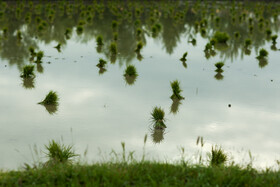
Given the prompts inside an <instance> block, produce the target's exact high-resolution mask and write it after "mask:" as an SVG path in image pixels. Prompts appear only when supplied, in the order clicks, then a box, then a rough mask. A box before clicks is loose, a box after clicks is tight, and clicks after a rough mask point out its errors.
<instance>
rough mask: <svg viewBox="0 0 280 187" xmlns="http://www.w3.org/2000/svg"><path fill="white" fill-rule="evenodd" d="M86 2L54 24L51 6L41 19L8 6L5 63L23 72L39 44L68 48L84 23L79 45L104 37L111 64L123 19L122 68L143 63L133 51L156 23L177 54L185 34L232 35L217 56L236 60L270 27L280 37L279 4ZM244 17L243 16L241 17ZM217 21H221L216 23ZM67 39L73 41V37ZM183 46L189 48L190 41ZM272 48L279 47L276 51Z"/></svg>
mask: <svg viewBox="0 0 280 187" xmlns="http://www.w3.org/2000/svg"><path fill="white" fill-rule="evenodd" d="M86 3H87V4H88V5H87V6H83V5H81V4H79V3H77V4H72V3H69V2H66V5H65V6H64V9H65V13H64V14H62V13H61V12H60V8H61V5H62V3H58V4H57V5H56V10H55V11H56V13H55V14H54V17H53V20H51V21H50V20H49V17H48V16H49V13H48V11H47V6H45V7H44V6H43V8H42V10H41V13H40V14H35V12H38V11H36V9H38V7H37V8H36V6H34V8H33V12H32V11H30V10H29V9H28V8H27V7H26V8H25V9H24V10H23V11H22V12H21V13H20V14H21V16H18V17H16V16H15V15H16V8H12V7H15V4H13V5H12V4H9V11H8V10H6V11H5V13H4V17H2V18H1V19H0V27H1V29H3V28H4V27H7V29H8V30H7V35H6V36H4V34H3V32H1V33H2V34H1V42H0V43H1V44H0V46H1V50H0V56H1V58H2V59H6V60H8V61H9V64H10V65H14V64H16V65H17V66H18V67H19V68H20V67H22V66H23V64H25V63H26V62H27V61H28V58H29V56H30V55H29V52H28V48H29V47H30V46H33V47H34V48H35V49H36V48H38V46H37V44H36V41H40V42H43V43H46V44H49V43H51V42H55V43H61V44H62V46H66V44H67V37H66V35H65V31H66V29H68V28H69V29H71V30H72V34H74V33H75V30H76V29H75V28H76V27H77V25H78V23H79V21H80V20H84V25H83V27H84V31H83V33H82V34H81V35H80V36H78V37H77V38H76V39H77V41H76V42H81V43H87V42H89V41H90V40H94V38H95V37H96V36H97V35H102V36H103V39H104V45H103V47H102V50H101V49H100V48H97V50H98V52H100V53H104V54H105V56H106V57H107V59H110V58H111V56H110V52H109V45H110V43H111V42H112V41H113V32H114V31H113V29H112V21H113V20H118V22H119V25H118V27H117V29H116V32H117V33H118V40H117V48H118V53H119V54H118V55H117V58H116V59H113V60H114V61H118V63H119V65H120V66H122V65H123V64H126V65H127V64H129V63H130V62H131V61H132V60H133V59H135V58H138V59H139V60H140V59H141V58H142V57H141V56H140V55H139V54H137V53H135V51H134V50H135V47H136V44H137V41H138V40H139V37H138V36H137V34H136V30H137V28H141V29H143V33H142V34H141V36H140V40H141V41H142V42H143V44H144V46H145V45H146V37H147V36H148V34H151V33H152V30H151V29H152V26H153V25H154V24H155V23H158V24H159V25H161V26H162V29H161V31H159V32H160V33H159V34H158V36H157V37H158V38H157V40H159V41H161V42H162V44H163V47H164V49H165V50H166V52H167V53H168V54H172V53H173V52H174V49H175V48H176V46H177V45H178V42H180V38H181V37H182V36H183V35H184V36H186V37H187V38H188V39H189V40H191V39H193V38H196V37H195V36H196V34H197V33H199V32H200V31H201V28H204V29H205V30H206V33H205V36H204V38H205V39H206V40H210V39H211V37H212V35H213V33H215V32H216V31H223V32H227V33H228V34H229V36H230V40H229V42H228V47H227V48H225V49H222V50H221V49H218V50H217V53H218V54H219V55H220V57H221V58H223V59H231V60H232V61H233V60H234V59H236V58H238V57H239V56H240V57H241V58H243V56H244V55H250V53H249V51H248V50H244V40H245V39H247V38H250V39H251V40H252V42H253V48H254V49H253V50H255V51H258V50H259V48H260V47H261V46H263V45H264V44H265V42H266V33H265V30H266V29H268V28H270V29H271V30H272V32H278V30H279V27H278V25H279V19H278V18H277V17H276V16H275V15H273V14H274V13H275V11H274V10H276V9H277V7H279V4H277V3H274V6H273V7H272V6H271V5H269V4H261V3H260V5H258V4H254V3H253V4H250V3H241V4H235V6H234V7H235V10H233V4H232V3H228V4H227V3H219V4H218V3H210V4H207V3H201V4H200V3H189V6H188V9H186V5H185V3H184V2H180V3H179V1H178V2H176V3H173V2H172V3H170V2H166V3H164V2H152V3H143V2H141V3H139V2H131V3H128V4H125V2H118V3H116V2H115V3H114V2H111V3H110V2H109V3H108V4H109V6H108V7H111V8H108V7H103V5H102V4H91V3H89V2H86ZM48 4H49V5H51V4H55V3H48ZM48 4H47V5H48ZM70 4H72V5H70ZM89 5H90V6H89ZM158 5H160V6H158ZM21 6H22V5H21ZM70 6H72V8H70ZM213 6H215V7H213ZM264 6H265V7H264ZM135 7H139V9H141V11H143V13H142V15H141V16H139V18H138V17H137V16H136V15H135V9H136V8H135ZM49 9H50V10H52V9H53V7H52V6H49ZM70 9H72V12H71V11H69V10H70ZM255 9H256V10H257V11H258V13H257V14H258V15H257V14H255V12H254V11H255ZM29 12H31V13H30V14H31V15H32V16H31V22H30V23H28V22H26V21H25V16H26V15H27V14H28V13H29ZM39 12H40V11H39ZM67 13H68V14H67ZM211 14H213V15H211ZM243 14H244V17H242V15H243ZM277 14H278V13H277ZM249 16H251V17H252V18H253V21H252V23H251V24H250V23H249V21H248V18H249ZM37 17H40V18H41V19H42V20H45V21H46V23H47V26H46V27H45V28H44V29H43V30H42V31H40V32H38V25H39V23H37V20H36V19H37ZM261 17H263V18H264V20H263V28H260V23H259V21H258V20H259V19H260V18H261ZM216 18H217V20H219V21H216ZM136 20H139V23H138V25H135V24H136ZM202 20H205V21H206V23H207V24H204V23H203V24H202V22H201V21H202ZM233 20H235V21H233ZM250 25H252V27H253V31H252V33H250V31H249V26H250ZM18 30H21V32H22V40H21V41H20V43H19V41H18V38H17V36H16V32H17V31H18ZM235 32H238V33H239V34H240V37H238V38H235V37H234V34H235ZM68 36H69V37H70V36H71V34H70V35H68ZM150 37H151V36H150ZM36 39H37V40H36ZM183 42H186V43H187V42H188V41H183ZM272 49H273V50H275V49H277V48H276V47H275V46H272ZM208 56H209V55H208ZM209 57H210V56H209Z"/></svg>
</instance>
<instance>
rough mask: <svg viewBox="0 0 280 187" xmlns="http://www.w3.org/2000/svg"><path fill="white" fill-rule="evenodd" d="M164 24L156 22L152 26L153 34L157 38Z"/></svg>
mask: <svg viewBox="0 0 280 187" xmlns="http://www.w3.org/2000/svg"><path fill="white" fill-rule="evenodd" d="M161 29H162V26H161V24H159V23H156V24H154V25H153V26H152V36H153V37H154V38H155V37H157V36H158V34H159V32H160V31H161Z"/></svg>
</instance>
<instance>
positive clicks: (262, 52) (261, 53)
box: [257, 48, 268, 60]
mask: <svg viewBox="0 0 280 187" xmlns="http://www.w3.org/2000/svg"><path fill="white" fill-rule="evenodd" d="M267 56H268V52H267V50H265V49H263V48H262V49H260V51H259V56H257V59H259V60H260V59H264V58H266V57H267Z"/></svg>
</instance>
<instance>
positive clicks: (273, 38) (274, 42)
mask: <svg viewBox="0 0 280 187" xmlns="http://www.w3.org/2000/svg"><path fill="white" fill-rule="evenodd" d="M277 38H278V36H277V35H276V34H275V35H273V36H271V40H272V43H273V44H276V40H277Z"/></svg>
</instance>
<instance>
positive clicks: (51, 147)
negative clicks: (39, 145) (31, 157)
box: [45, 140, 78, 165]
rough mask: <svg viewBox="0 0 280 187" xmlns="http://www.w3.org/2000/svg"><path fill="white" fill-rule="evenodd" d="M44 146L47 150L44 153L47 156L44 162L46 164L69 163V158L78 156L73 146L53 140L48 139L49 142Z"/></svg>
mask: <svg viewBox="0 0 280 187" xmlns="http://www.w3.org/2000/svg"><path fill="white" fill-rule="evenodd" d="M45 148H46V149H47V151H48V152H47V153H46V155H47V156H48V158H49V160H48V161H47V163H46V164H47V165H55V164H58V163H61V164H66V163H71V159H72V158H74V157H76V156H78V155H77V154H75V152H74V150H73V146H66V145H63V144H60V143H58V142H56V141H54V140H52V141H50V142H49V144H48V145H46V146H45Z"/></svg>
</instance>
